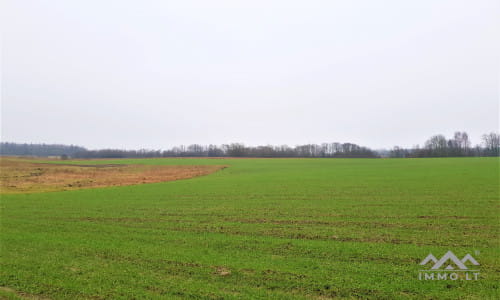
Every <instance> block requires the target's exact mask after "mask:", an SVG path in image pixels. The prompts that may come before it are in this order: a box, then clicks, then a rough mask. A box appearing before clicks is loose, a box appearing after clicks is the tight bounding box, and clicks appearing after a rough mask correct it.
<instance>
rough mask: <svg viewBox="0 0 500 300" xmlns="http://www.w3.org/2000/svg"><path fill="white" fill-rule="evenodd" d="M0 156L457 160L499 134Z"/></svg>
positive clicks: (491, 150)
mask: <svg viewBox="0 0 500 300" xmlns="http://www.w3.org/2000/svg"><path fill="white" fill-rule="evenodd" d="M0 155H15V156H45V157H47V156H60V157H62V158H68V157H71V158H153V157H325V158H326V157H331V158H335V157H336V158H376V157H392V158H410V157H458V156H499V155H500V135H499V134H498V133H494V132H492V133H488V134H485V135H483V136H482V143H481V144H480V145H476V146H474V147H472V146H471V141H470V139H469V136H468V134H467V133H466V132H456V133H455V134H454V136H453V137H452V138H451V139H447V138H446V137H445V136H444V135H441V134H439V135H434V136H432V137H430V138H429V139H428V140H427V141H426V142H425V144H424V145H423V147H420V146H419V145H416V146H414V147H412V148H402V147H398V146H396V147H394V148H393V149H391V150H377V151H375V150H372V149H370V148H367V147H363V146H359V145H356V144H353V143H323V144H306V145H298V146H294V147H290V146H288V145H281V146H273V145H267V146H246V145H244V144H241V143H232V144H224V145H200V144H192V145H189V146H177V147H173V148H171V149H167V150H147V149H141V150H121V149H100V150H88V149H86V148H84V147H80V146H74V145H59V144H18V143H8V142H2V143H0Z"/></svg>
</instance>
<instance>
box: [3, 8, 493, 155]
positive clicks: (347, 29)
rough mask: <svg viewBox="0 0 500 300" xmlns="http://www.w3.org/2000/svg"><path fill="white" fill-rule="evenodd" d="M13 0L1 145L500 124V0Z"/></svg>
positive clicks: (259, 139)
mask: <svg viewBox="0 0 500 300" xmlns="http://www.w3.org/2000/svg"><path fill="white" fill-rule="evenodd" d="M2 6H3V7H2V8H1V9H0V10H1V11H2V12H1V14H2V15H1V16H0V18H1V20H2V65H1V70H2V77H1V92H2V112H1V117H2V120H1V121H2V122H1V125H2V141H11V142H45V143H66V144H78V145H83V146H86V147H88V148H91V149H92V148H101V147H115V148H116V147H118V148H128V149H134V148H151V149H164V148H167V147H170V146H174V145H180V144H191V143H201V144H209V143H214V144H222V143H229V142H243V143H246V144H249V145H257V144H289V145H296V144H303V143H321V142H337V141H338V142H347V141H349V142H354V143H357V144H361V145H365V146H370V147H373V148H380V147H392V146H394V145H402V146H412V145H414V144H416V143H419V144H422V143H423V142H424V141H425V140H426V139H427V138H428V137H429V136H430V135H433V134H437V133H443V134H445V135H447V136H450V135H452V134H453V132H454V131H456V130H465V131H467V132H469V134H470V135H471V138H472V141H473V143H479V142H480V136H481V134H483V133H486V132H491V131H498V126H499V125H498V118H499V93H500V88H499V86H500V80H499V77H500V22H499V21H500V1H498V0H491V1H486V0H470V1H459V0H449V1H436V0H430V1H425V0H420V1H400V0H396V1H374V0H369V1H332V0H330V1H290V0H285V1H270V0H266V1H255V0H252V1H236V0H229V1H201V0H200V1H186V0H182V1H160V0H158V1H139V0H137V1H124V0H119V1H90V0H85V1H67V0H62V1H57V0H51V1H16V0H10V1H9V0H7V1H5V0H4V1H2Z"/></svg>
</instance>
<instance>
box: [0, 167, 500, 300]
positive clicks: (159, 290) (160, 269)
mask: <svg viewBox="0 0 500 300" xmlns="http://www.w3.org/2000/svg"><path fill="white" fill-rule="evenodd" d="M46 163H52V164H66V165H68V164H69V165H79V164H81V165H92V166H95V165H108V166H115V165H119V164H124V165H127V166H131V165H133V166H138V165H143V166H145V167H158V166H172V167H176V168H178V169H182V166H191V167H194V166H196V168H197V169H196V170H201V169H203V170H205V169H206V168H203V166H205V167H209V169H210V167H212V169H210V172H207V173H203V174H197V175H204V176H197V177H193V178H190V179H185V178H184V180H176V181H167V182H156V183H147V184H134V185H127V186H109V187H102V186H101V187H99V186H98V187H97V188H95V187H94V188H85V189H77V190H68V191H58V190H57V189H58V186H52V187H51V189H50V190H51V192H46V191H44V192H33V191H31V192H30V193H4V194H3V195H2V198H1V205H2V212H1V222H2V223H1V247H2V248H1V255H2V258H1V270H0V286H2V287H3V288H1V289H0V297H1V296H3V297H6V298H9V297H10V298H13V299H16V298H29V297H35V298H37V297H38V298H49V299H78V298H81V299H113V298H118V299H131V298H136V299H162V298H166V299H185V298H192V299H328V298H370V299H391V298H392V299H394V298H396V299H437V298H439V299H494V298H497V297H498V296H499V283H498V282H500V262H499V257H500V247H499V246H500V245H499V238H498V233H499V223H500V222H499V210H500V205H499V200H500V199H499V160H498V158H429V159H136V160H128V159H120V160H118V159H116V160H84V161H64V162H62V161H47V162H46ZM220 166H227V167H226V168H223V169H222V168H221V167H220ZM61 167H63V165H62V166H61ZM66 167H68V166H66ZM11 172H12V170H11ZM208 173H210V174H208ZM2 176H3V175H2ZM189 177H192V176H189ZM186 178H187V177H186ZM179 179H180V178H179ZM130 183H139V182H130ZM448 250H451V251H453V252H454V253H455V254H457V256H459V257H460V258H461V257H463V256H465V255H466V254H467V253H470V254H471V255H473V256H474V257H475V258H476V259H477V261H478V262H479V263H480V266H479V268H480V271H481V274H480V277H479V279H478V280H472V281H467V280H456V281H450V280H446V281H445V280H442V281H421V280H418V278H417V276H418V271H419V270H420V269H421V268H422V266H420V265H419V263H420V261H421V260H422V259H424V258H425V257H426V256H427V255H428V254H429V253H433V254H434V255H435V256H436V257H438V258H439V257H441V256H442V255H443V254H445V253H446V252H447V251H448Z"/></svg>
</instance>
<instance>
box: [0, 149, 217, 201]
mask: <svg viewBox="0 0 500 300" xmlns="http://www.w3.org/2000/svg"><path fill="white" fill-rule="evenodd" d="M225 167H226V166H213V165H209V166H187V165H182V166H157V165H155V166H148V165H120V164H107V165H75V164H47V163H35V162H30V161H27V160H22V159H16V158H10V157H9V158H1V159H0V192H1V193H2V194H12V193H36V192H49V191H63V190H74V189H82V188H97V187H107V186H122V185H133V184H142V183H155V182H163V181H173V180H180V179H188V178H193V177H197V176H203V175H208V174H210V173H213V172H215V171H217V170H221V169H224V168H225Z"/></svg>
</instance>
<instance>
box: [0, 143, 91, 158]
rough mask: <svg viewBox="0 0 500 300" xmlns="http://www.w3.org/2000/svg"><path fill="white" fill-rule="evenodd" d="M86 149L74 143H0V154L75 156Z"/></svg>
mask: <svg viewBox="0 0 500 300" xmlns="http://www.w3.org/2000/svg"><path fill="white" fill-rule="evenodd" d="M85 151H87V149H85V148H84V147H80V146H74V145H69V146H68V145H60V144H50V145H48V144H17V143H5V142H2V143H0V155H18V156H45V157H47V156H61V155H67V156H71V157H73V156H75V155H76V153H81V152H85Z"/></svg>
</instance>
